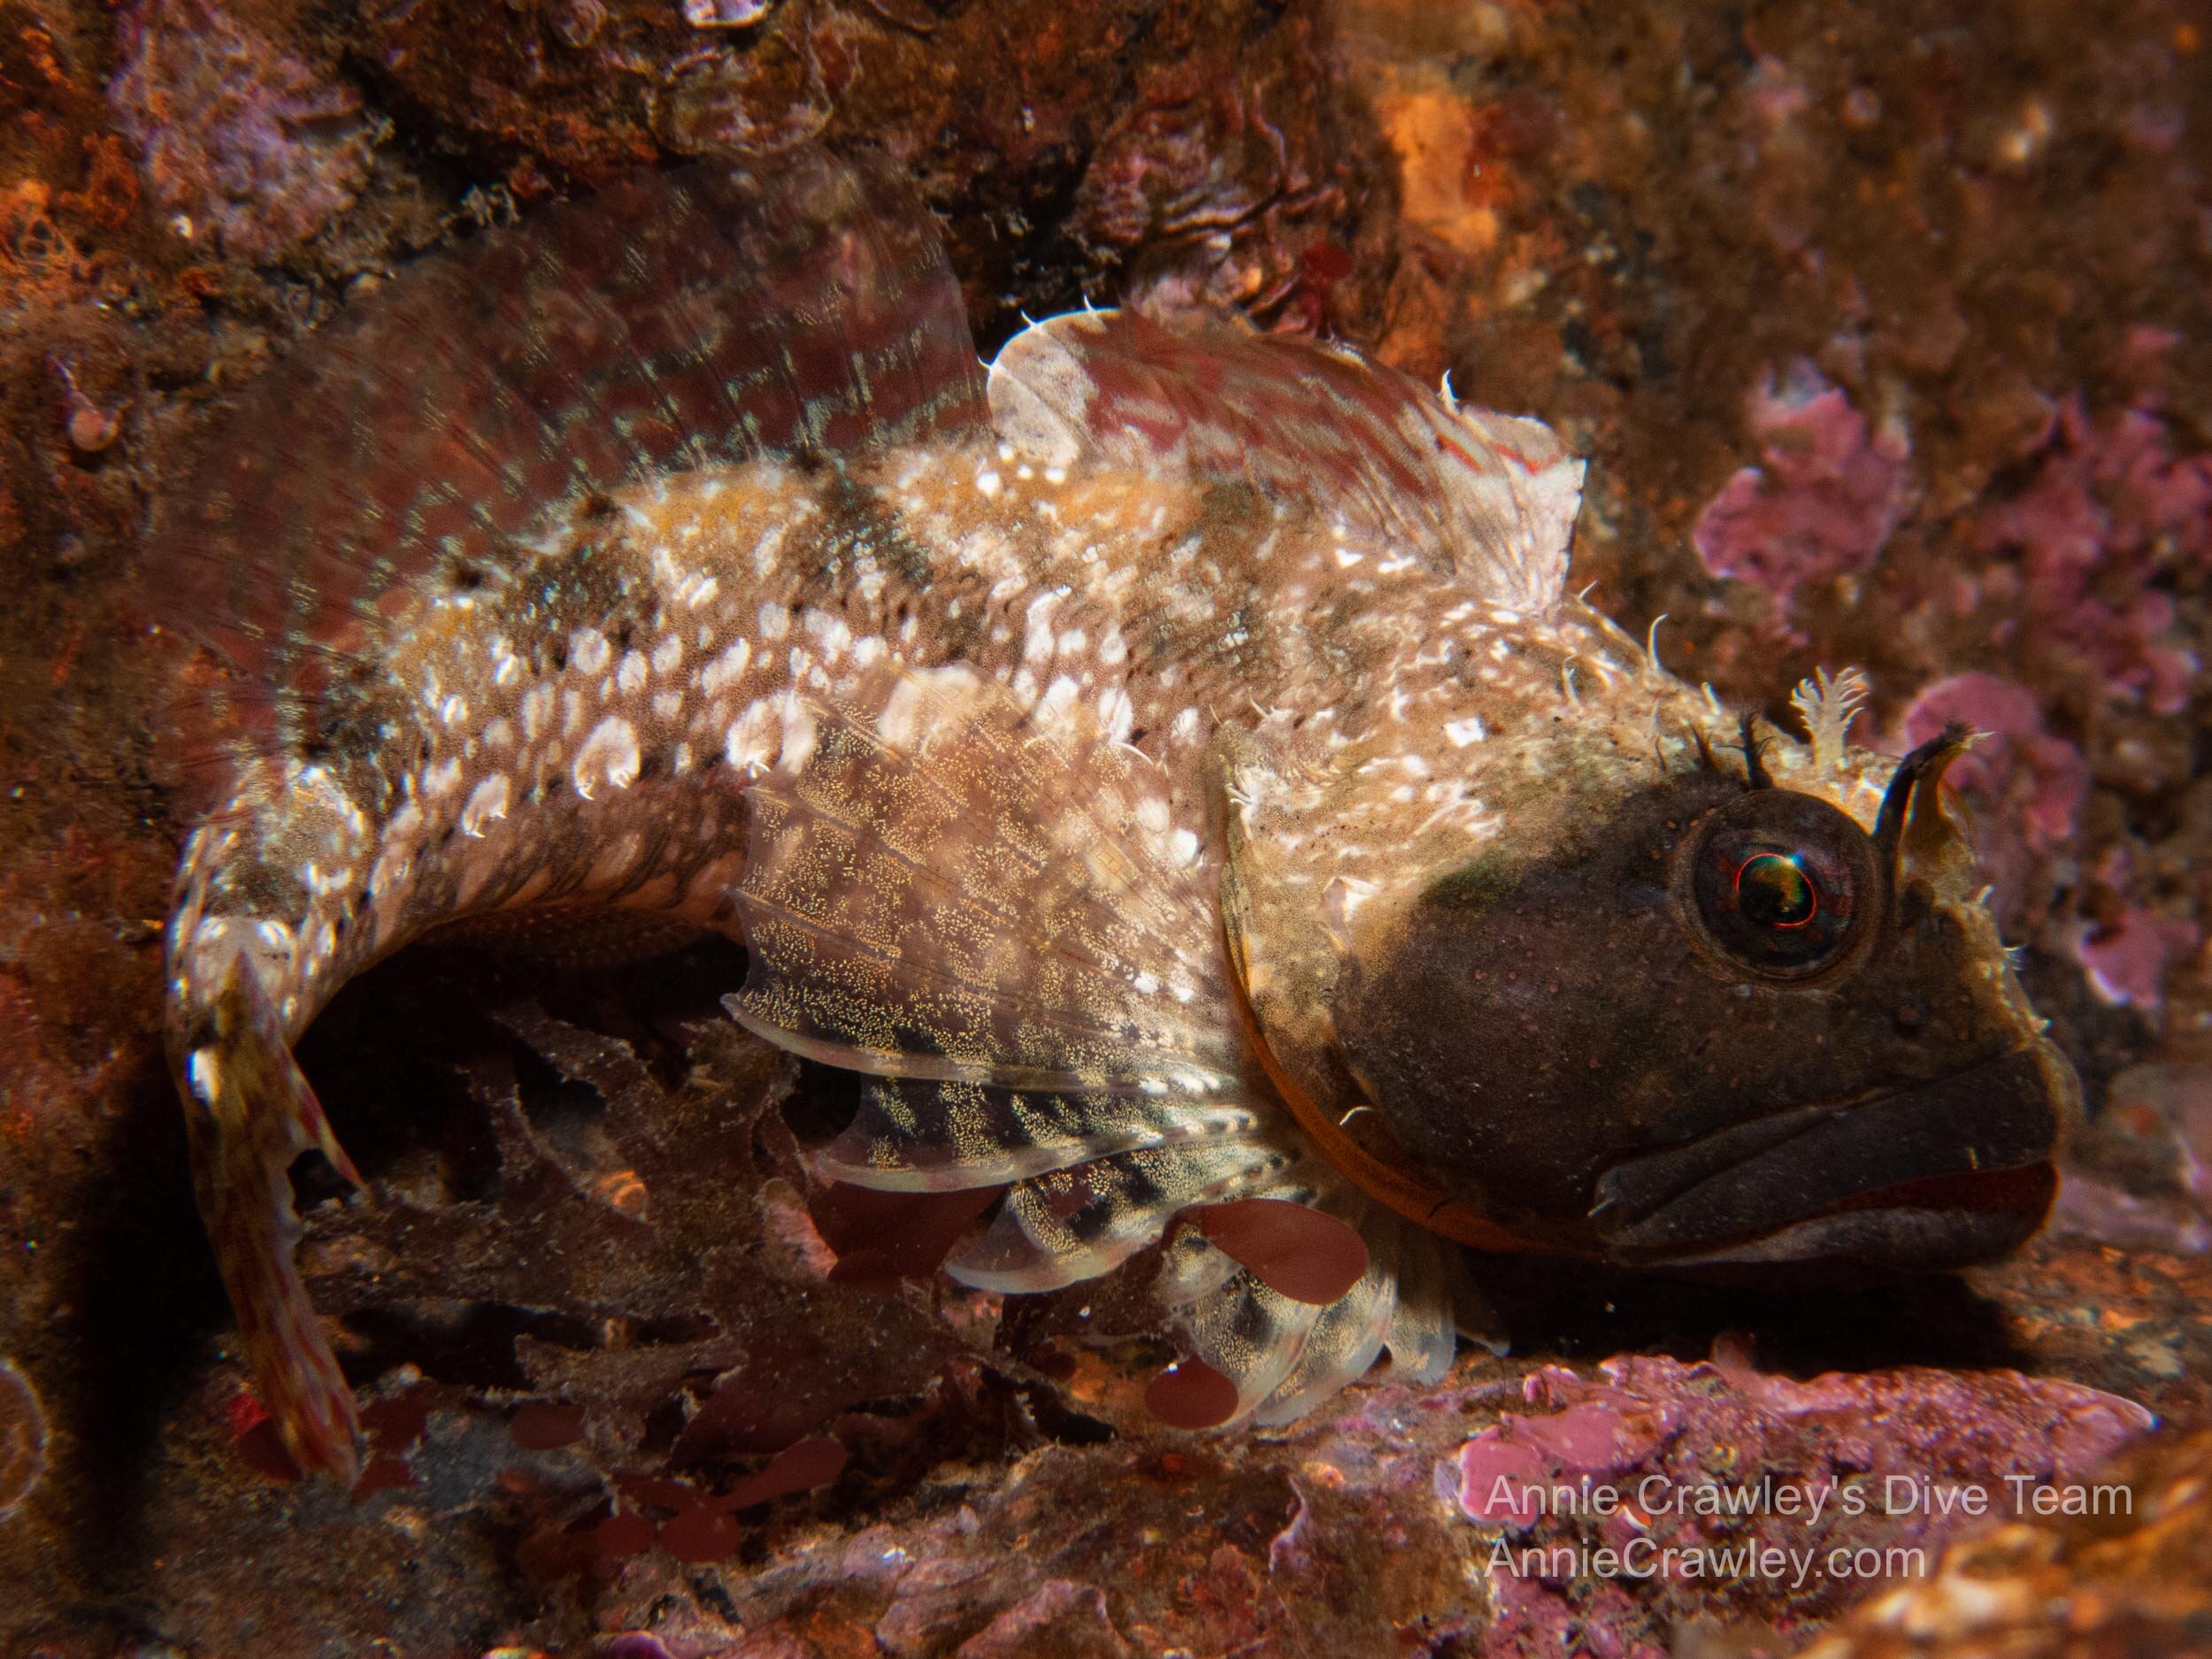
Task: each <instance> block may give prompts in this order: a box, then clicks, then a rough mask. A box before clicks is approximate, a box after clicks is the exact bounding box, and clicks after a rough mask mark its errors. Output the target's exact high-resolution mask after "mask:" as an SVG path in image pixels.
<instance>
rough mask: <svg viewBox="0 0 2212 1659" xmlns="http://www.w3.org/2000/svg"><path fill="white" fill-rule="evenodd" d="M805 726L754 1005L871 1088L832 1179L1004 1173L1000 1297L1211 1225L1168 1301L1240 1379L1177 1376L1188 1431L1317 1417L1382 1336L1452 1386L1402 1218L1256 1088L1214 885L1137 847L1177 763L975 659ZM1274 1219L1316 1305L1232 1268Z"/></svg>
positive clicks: (1147, 847)
mask: <svg viewBox="0 0 2212 1659" xmlns="http://www.w3.org/2000/svg"><path fill="white" fill-rule="evenodd" d="M806 722H807V723H806V726H805V728H804V729H805V731H806V741H804V742H803V743H801V744H799V745H798V746H797V747H796V750H795V758H793V757H792V756H793V753H794V751H793V749H792V748H791V746H790V745H789V744H788V743H787V758H786V759H785V761H784V762H782V763H780V764H779V766H778V767H777V769H776V770H775V771H774V772H771V773H770V774H769V775H767V776H765V777H764V778H763V779H761V780H759V781H758V782H757V784H756V785H755V786H754V787H753V788H752V790H751V791H750V792H749V803H750V804H749V824H750V838H749V845H748V850H747V859H746V872H745V876H744V879H743V881H742V882H741V886H740V887H739V889H738V891H737V894H736V898H737V902H738V908H739V911H740V914H741V917H742V918H743V921H744V925H745V929H746V938H747V944H748V947H749V951H750V968H749V975H748V979H747V981H746V987H745V989H744V991H743V993H742V994H741V995H739V996H737V997H733V998H732V999H731V1002H730V1006H731V1010H732V1011H733V1014H734V1015H735V1016H736V1018H738V1019H739V1020H740V1021H741V1023H743V1024H744V1025H747V1026H748V1027H749V1028H750V1029H752V1030H753V1031H755V1032H757V1033H759V1034H761V1035H762V1036H764V1037H766V1038H768V1039H769V1040H770V1041H774V1042H777V1043H779V1044H780V1045H781V1046H783V1047H785V1048H789V1049H792V1050H793V1051H795V1052H797V1053H800V1054H803V1055H805V1056H809V1057H810V1058H813V1059H816V1060H819V1061H825V1062H826V1063H828V1064H833V1065H840V1066H843V1067H846V1068H848V1069H849V1070H853V1071H862V1072H865V1073H870V1074H872V1076H873V1077H875V1078H876V1079H879V1080H878V1081H876V1082H873V1083H872V1084H871V1085H870V1086H869V1087H867V1088H866V1089H864V1091H863V1098H862V1104H861V1107H860V1110H859V1112H858V1114H857V1115H856V1118H855V1119H854V1121H853V1123H852V1124H851V1125H850V1126H849V1128H847V1130H846V1131H845V1132H844V1133H843V1134H841V1136H840V1137H839V1138H838V1139H837V1140H836V1141H834V1142H833V1143H832V1144H831V1145H830V1146H828V1147H827V1148H825V1149H824V1150H823V1151H822V1152H821V1153H820V1154H819V1155H818V1169H819V1171H820V1172H821V1173H823V1174H825V1175H826V1176H828V1177H830V1178H832V1179H838V1180H842V1181H848V1182H851V1183H854V1184H856V1185H860V1186H865V1187H878V1188H887V1189H894V1190H903V1191H948V1190H961V1189H974V1188H979V1187H999V1186H1003V1187H1005V1189H1006V1191H1005V1193H1004V1195H1003V1197H1002V1200H1001V1202H999V1203H998V1205H997V1206H996V1208H995V1210H994V1211H992V1212H991V1213H990V1214H989V1215H987V1217H986V1218H985V1219H984V1220H983V1221H982V1222H981V1223H980V1224H979V1225H978V1227H977V1228H976V1229H975V1230H974V1231H973V1232H972V1233H971V1234H970V1235H969V1236H968V1237H967V1238H966V1239H964V1240H963V1241H962V1242H961V1243H960V1244H959V1245H958V1246H956V1248H955V1249H954V1251H953V1254H952V1255H951V1256H950V1257H949V1260H948V1261H947V1263H946V1270H947V1271H948V1272H949V1273H950V1274H951V1276H952V1277H953V1278H955V1279H959V1280H961V1281H963V1282H964V1283H967V1284H971V1285H974V1286H979V1287H981V1288H985V1289H990V1290H996V1291H1002V1292H1025V1291H1032V1292H1033V1291H1048V1290H1054V1289H1058V1288H1061V1287H1063V1286H1068V1285H1071V1284H1075V1283H1078V1282H1079V1281H1082V1280H1085V1279H1092V1278H1095V1277H1097V1276H1099V1275H1101V1274H1103V1273H1106V1272H1109V1271H1112V1270H1113V1269H1115V1268H1117V1267H1118V1266H1120V1265H1121V1264H1122V1263H1125V1262H1126V1261H1128V1260H1129V1259H1130V1258H1131V1257H1132V1256H1135V1255H1136V1254H1137V1253H1138V1252H1139V1251H1140V1250H1142V1249H1143V1248H1146V1247H1148V1246H1149V1245H1152V1244H1154V1243H1156V1242H1157V1241H1158V1240H1160V1239H1161V1238H1162V1237H1163V1235H1164V1234H1165V1233H1168V1232H1169V1230H1170V1229H1171V1227H1172V1226H1174V1225H1176V1223H1177V1222H1178V1220H1179V1218H1183V1219H1185V1220H1187V1222H1189V1223H1190V1224H1191V1225H1189V1226H1187V1227H1186V1228H1185V1229H1184V1233H1183V1234H1182V1235H1180V1236H1187V1237H1189V1238H1191V1239H1194V1240H1197V1242H1196V1243H1195V1244H1194V1245H1191V1246H1187V1247H1186V1246H1184V1245H1183V1244H1181V1243H1180V1242H1177V1243H1175V1244H1174V1245H1171V1250H1170V1256H1169V1260H1168V1263H1167V1267H1166V1271H1165V1272H1164V1278H1163V1279H1162V1282H1161V1286H1160V1288H1161V1295H1162V1301H1163V1303H1164V1310H1165V1315H1166V1322H1167V1323H1168V1324H1169V1325H1171V1327H1172V1328H1173V1329H1174V1331H1175V1332H1176V1333H1177V1334H1178V1335H1179V1338H1180V1339H1181V1340H1182V1343H1183V1345H1184V1347H1185V1348H1186V1349H1187V1352H1189V1353H1190V1354H1191V1355H1192V1356H1193V1359H1194V1361H1196V1362H1199V1363H1202V1364H1203V1366H1204V1367H1205V1369H1206V1374H1207V1375H1208V1376H1209V1377H1210V1378H1213V1379H1219V1380H1217V1382H1215V1383H1213V1384H1211V1385H1210V1387H1211V1391H1212V1392H1211V1394H1210V1395H1209V1396H1208V1400H1207V1406H1206V1409H1203V1410H1195V1409H1190V1408H1189V1407H1188V1406H1187V1405H1186V1404H1182V1403H1179V1402H1177V1401H1176V1400H1175V1399H1174V1398H1173V1395H1174V1390H1173V1389H1172V1388H1171V1389H1170V1390H1169V1391H1168V1394H1165V1395H1164V1396H1163V1403H1164V1405H1165V1406H1166V1409H1163V1410H1162V1412H1161V1415H1162V1416H1164V1417H1166V1418H1167V1419H1168V1420H1170V1421H1171V1422H1177V1423H1181V1424H1185V1425H1191V1426H1198V1425H1211V1424H1213V1423H1217V1422H1226V1421H1233V1420H1235V1419H1237V1418H1239V1417H1248V1416H1250V1415H1253V1414H1254V1413H1260V1414H1262V1415H1263V1416H1267V1417H1270V1418H1271V1419H1273V1418H1276V1417H1293V1416H1296V1415H1298V1413H1299V1412H1301V1411H1302V1410H1303V1409H1306V1408H1307V1407H1308V1406H1310V1405H1311V1404H1312V1403H1314V1402H1316V1401H1317V1400H1318V1399H1320V1398H1321V1397H1323V1396H1324V1395H1325V1394H1327V1393H1329V1392H1331V1391H1333V1389H1334V1388H1336V1387H1337V1386H1340V1385H1341V1384H1342V1383H1343V1382H1345V1381H1347V1380H1349V1379H1351V1378H1353V1377H1356V1376H1357V1375H1358V1374H1360V1372H1361V1371H1364V1370H1365V1369H1366V1367H1367V1365H1368V1364H1369V1363H1371V1361H1372V1360H1373V1359H1374V1357H1375V1356H1376V1354H1377V1353H1378V1352H1379V1349H1380V1348H1381V1347H1382V1346H1383V1345H1384V1343H1385V1342H1386V1341H1387V1342H1389V1343H1390V1344H1391V1345H1392V1346H1393V1348H1394V1351H1396V1352H1398V1353H1399V1354H1400V1355H1401V1356H1402V1357H1403V1356H1409V1355H1413V1354H1416V1353H1417V1354H1418V1356H1419V1357H1418V1358H1417V1359H1414V1360H1410V1361H1409V1362H1408V1363H1412V1364H1413V1365H1414V1367H1415V1369H1416V1370H1417V1371H1420V1372H1422V1373H1423V1374H1432V1373H1433V1372H1434V1371H1437V1370H1439V1369H1440V1364H1439V1363H1438V1361H1437V1359H1436V1355H1437V1353H1438V1351H1439V1342H1440V1343H1441V1352H1442V1354H1443V1356H1444V1359H1445V1360H1446V1361H1448V1357H1449V1354H1450V1345H1451V1325H1450V1317H1449V1310H1448V1299H1447V1298H1446V1296H1445V1295H1444V1294H1443V1287H1442V1286H1441V1282H1440V1279H1438V1278H1437V1276H1435V1275H1423V1274H1422V1273H1421V1272H1420V1271H1419V1270H1418V1269H1417V1270H1416V1272H1415V1276H1414V1278H1413V1279H1411V1280H1407V1279H1404V1278H1403V1277H1402V1266H1403V1263H1404V1262H1405V1261H1406V1260H1407V1259H1408V1256H1407V1253H1406V1252H1405V1251H1404V1250H1403V1249H1402V1248H1401V1240H1400V1233H1401V1229H1400V1228H1399V1227H1398V1225H1397V1224H1396V1221H1395V1218H1394V1217H1390V1216H1388V1215H1387V1214H1386V1213H1384V1212H1381V1211H1379V1210H1376V1209H1375V1208H1374V1207H1373V1206H1371V1205H1368V1204H1366V1203H1365V1202H1364V1201H1363V1200H1362V1199H1360V1197H1359V1195H1358V1194H1356V1193H1348V1192H1347V1191H1346V1190H1345V1189H1343V1187H1342V1184H1341V1183H1340V1182H1338V1181H1336V1180H1334V1179H1333V1178H1332V1177H1330V1175H1329V1173H1328V1171H1326V1170H1325V1167H1323V1166H1319V1165H1317V1164H1316V1162H1315V1161H1314V1160H1313V1159H1312V1157H1311V1156H1310V1153H1309V1152H1308V1149H1307V1147H1306V1143H1305V1141H1304V1137H1303V1136H1302V1133H1300V1131H1299V1129H1298V1127H1297V1125H1295V1124H1294V1122H1293V1121H1292V1120H1291V1119H1290V1118H1288V1117H1287V1116H1286V1114H1285V1113H1284V1112H1283V1111H1282V1110H1281V1109H1280V1107H1279V1104H1278V1103H1277V1102H1275V1101H1274V1100H1273V1099H1272V1098H1271V1096H1270V1094H1269V1093H1268V1091H1267V1089H1266V1087H1265V1085H1264V1084H1263V1083H1262V1082H1260V1081H1258V1080H1257V1079H1256V1076H1255V1075H1254V1074H1253V1072H1252V1071H1251V1069H1250V1067H1249V1064H1248V1056H1246V1054H1245V1053H1244V1050H1243V1047H1242V1042H1241V1040H1240V1036H1239V1034H1238V1033H1239V1027H1238V1022H1237V1014H1236V1010H1235V1005H1234V1002H1233V997H1232V993H1231V990H1230V987H1229V986H1228V983H1227V980H1226V978H1225V969H1226V964H1225V961H1224V958H1223V954H1222V941H1221V932H1220V925H1219V918H1218V913H1217V909H1216V903H1217V899H1216V893H1215V885H1214V877H1215V872H1214V869H1213V866H1212V865H1211V864H1210V862H1209V861H1208V860H1207V858H1206V857H1205V856H1204V855H1203V854H1202V853H1201V854H1200V855H1199V856H1195V857H1194V856H1190V854H1189V853H1188V851H1187V847H1186V849H1185V850H1184V852H1183V853H1182V856H1177V851H1176V848H1177V843H1176V841H1175V840H1174V838H1173V837H1172V834H1171V832H1167V831H1162V832H1160V833H1148V831H1147V829H1146V828H1145V826H1148V825H1160V824H1162V823H1163V822H1164V812H1163V808H1164V805H1165V804H1166V802H1165V795H1166V785H1165V781H1164V779H1163V778H1161V777H1160V776H1159V775H1158V773H1157V772H1156V769H1155V768H1154V767H1152V765H1151V764H1150V763H1149V762H1148V761H1147V760H1145V758H1144V757H1142V756H1141V755H1138V754H1136V753H1134V751H1132V750H1130V749H1127V748H1126V747H1125V746H1124V745H1121V744H1119V743H1117V742H1114V741H1111V740H1110V738H1109V737H1108V736H1107V735H1106V734H1104V733H1102V732H1100V731H1098V730H1097V729H1096V728H1095V727H1094V726H1091V725H1089V724H1087V723H1086V722H1084V721H1082V720H1081V719H1079V718H1070V717H1069V716H1068V715H1067V714H1066V712H1065V711H1064V710H1063V711H1061V712H1059V713H1056V714H1054V715H1052V716H1050V717H1045V716H1043V715H1041V713H1040V712H1039V711H1037V710H1023V709H1020V708H1018V707H1015V706H1013V705H1012V704H1011V703H1010V701H1009V700H1008V699H1007V698H1006V696H1005V695H1004V694H1003V693H1002V692H1000V691H999V690H997V688H995V687H989V686H987V685H984V684H982V683H980V682H979V681H977V680H974V678H973V677H972V676H969V675H966V674H965V673H964V671H957V670H954V671H943V672H940V673H938V674H936V675H934V676H927V677H925V676H919V675H904V674H895V675H892V676H890V677H888V678H887V680H886V681H885V683H884V684H883V685H881V686H879V687H875V688H873V689H872V691H871V692H869V693H868V694H866V695H864V696H856V697H854V698H852V699H850V700H849V701H844V702H841V703H840V704H838V705H835V706H833V705H831V704H828V703H818V704H815V705H812V706H810V709H809V710H808V711H807V716H806ZM1255 1202H1259V1203H1262V1204H1269V1203H1271V1204H1275V1205H1279V1206H1280V1207H1281V1210H1283V1211H1285V1212H1291V1213H1292V1214H1293V1216H1294V1217H1306V1218H1307V1219H1306V1221H1305V1222H1303V1223H1299V1222H1296V1221H1295V1220H1294V1225H1289V1226H1287V1227H1282V1226H1278V1227H1277V1228H1276V1229H1275V1230H1274V1233H1273V1234H1272V1235H1271V1236H1272V1238H1273V1240H1274V1242H1273V1243H1272V1244H1271V1245H1270V1246H1269V1247H1268V1251H1267V1252H1264V1253H1268V1254H1271V1255H1272V1256H1282V1255H1284V1254H1285V1253H1287V1256H1288V1257H1289V1258H1290V1261H1289V1265H1288V1270H1287V1271H1288V1277H1289V1278H1290V1279H1294V1280H1296V1281H1298V1282H1297V1283H1296V1284H1294V1286H1293V1290H1294V1292H1295V1293H1296V1294H1285V1292H1284V1291H1283V1290H1282V1289H1281V1288H1280V1279H1281V1276H1280V1275H1279V1274H1272V1273H1271V1268H1270V1267H1266V1266H1263V1267H1262V1268H1261V1269H1258V1270H1256V1269H1255V1268H1253V1267H1252V1266H1249V1265H1248V1264H1246V1263H1244V1262H1240V1260H1238V1259H1237V1257H1236V1256H1234V1255H1233V1254H1231V1250H1232V1249H1233V1248H1240V1247H1248V1246H1251V1245H1252V1244H1253V1242H1254V1233H1253V1230H1252V1228H1251V1226H1249V1225H1247V1226H1245V1227H1243V1228H1242V1229H1241V1231H1239V1229H1237V1228H1234V1227H1232V1228H1231V1229H1230V1232H1231V1233H1232V1234H1233V1235H1235V1236H1232V1237H1228V1238H1225V1239H1224V1240H1221V1241H1220V1242H1218V1243H1217V1242H1215V1241H1213V1240H1212V1239H1211V1238H1210V1235H1209V1233H1208V1232H1207V1224H1206V1221H1205V1217H1207V1216H1209V1215H1219V1214H1224V1213H1226V1212H1228V1211H1231V1210H1236V1209H1237V1207H1239V1206H1247V1205H1250V1204H1252V1203H1255ZM1371 1228H1375V1229H1378V1230H1377V1231H1374V1232H1372V1233H1371V1232H1370V1229H1371ZM1347 1239H1348V1240H1349V1244H1348V1246H1347V1245H1346V1243H1345V1242H1344V1241H1345V1240H1347ZM1224 1245H1227V1246H1228V1247H1230V1248H1223V1246H1224ZM1209 1253H1210V1254H1209ZM1243 1253H1244V1255H1245V1256H1248V1257H1251V1256H1255V1255H1256V1254H1259V1253H1262V1252H1256V1251H1255V1250H1254V1249H1252V1248H1244V1252H1243ZM1414 1254H1415V1255H1419V1254H1420V1252H1419V1251H1418V1250H1416V1251H1415V1252H1414ZM1194 1271H1195V1272H1196V1273H1197V1274H1198V1277H1197V1278H1196V1279H1194V1278H1193V1277H1192V1273H1193V1272H1194ZM1332 1272H1334V1273H1335V1274H1336V1275H1337V1282H1334V1283H1325V1282H1323V1281H1325V1280H1327V1279H1329V1278H1330V1275H1331V1273H1332ZM1271 1276H1273V1277H1275V1278H1276V1279H1277V1280H1278V1282H1277V1283H1271V1282H1270V1279H1271ZM1201 1281H1202V1282H1201ZM1439 1332H1440V1333H1442V1334H1441V1337H1440V1338H1439V1337H1438V1335H1437V1333H1439ZM1181 1374H1195V1373H1194V1372H1185V1373H1181ZM1186 1392H1187V1389H1186Z"/></svg>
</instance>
